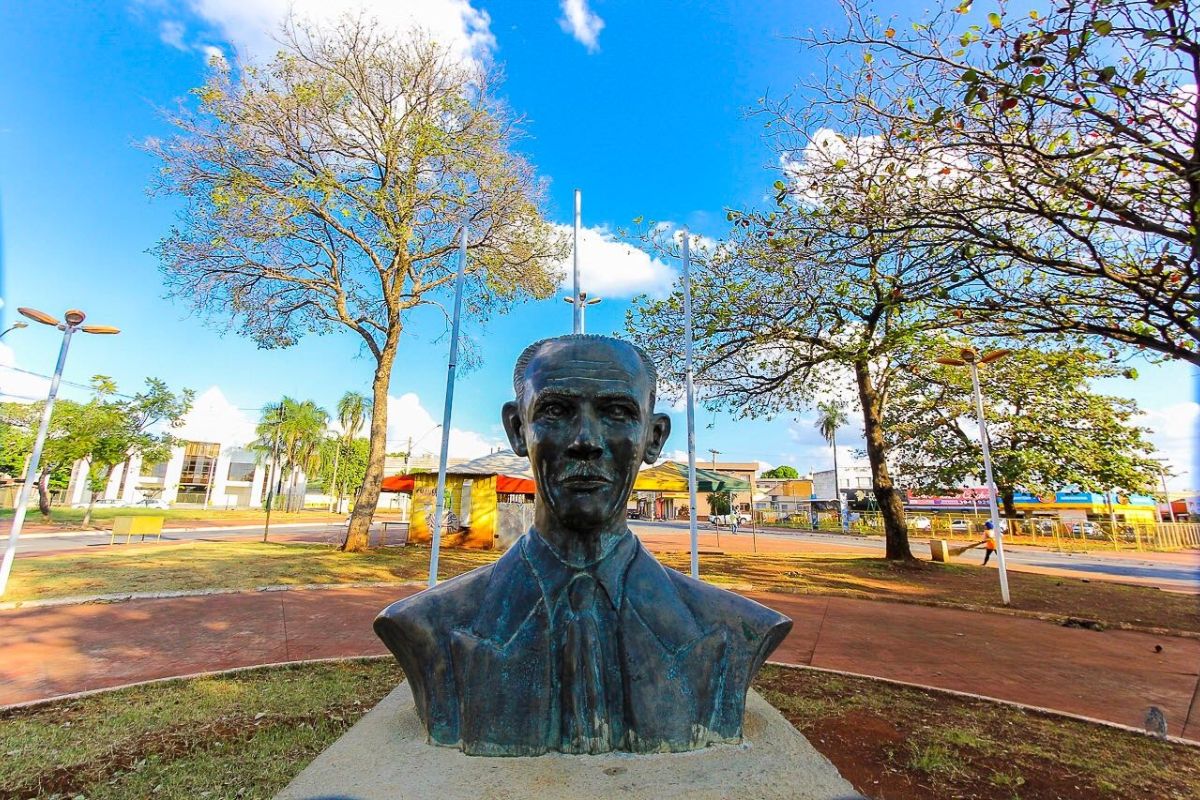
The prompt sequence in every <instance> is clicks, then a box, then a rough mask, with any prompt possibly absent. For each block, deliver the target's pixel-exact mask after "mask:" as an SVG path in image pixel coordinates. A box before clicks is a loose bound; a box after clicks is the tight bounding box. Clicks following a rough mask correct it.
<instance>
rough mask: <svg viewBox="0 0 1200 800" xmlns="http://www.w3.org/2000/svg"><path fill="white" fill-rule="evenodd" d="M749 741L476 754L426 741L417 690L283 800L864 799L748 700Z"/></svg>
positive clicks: (383, 711)
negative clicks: (580, 752)
mask: <svg viewBox="0 0 1200 800" xmlns="http://www.w3.org/2000/svg"><path fill="white" fill-rule="evenodd" d="M744 727H745V742H744V743H743V744H742V745H719V746H714V747H709V748H707V749H705V750H698V751H695V752H691V753H663V754H655V755H629V754H616V753H610V754H606V755H599V756H567V755H561V754H549V755H544V756H538V757H536V758H486V757H479V756H466V755H463V754H462V753H461V752H460V751H458V750H455V749H453V748H447V747H435V746H433V745H431V744H429V743H428V742H427V740H426V735H425V729H424V728H423V727H422V725H421V721H420V720H419V719H418V718H417V712H416V709H415V708H414V707H413V700H412V693H411V692H410V691H409V688H408V684H407V683H402V684H400V686H398V687H396V689H395V690H394V691H393V692H392V693H391V694H389V695H388V696H387V697H385V698H384V699H383V700H382V701H381V702H380V703H379V705H377V706H376V707H375V708H374V709H372V710H371V711H370V712H369V713H368V714H367V715H366V716H364V717H363V718H362V719H361V720H359V721H358V723H357V724H356V725H355V726H354V727H353V728H351V729H350V730H349V731H347V732H346V734H345V735H344V736H343V737H342V738H341V739H339V740H338V741H336V742H334V744H333V745H332V746H331V747H330V748H329V749H328V750H326V751H325V752H324V753H322V754H321V755H319V756H317V758H316V760H314V761H313V762H312V763H311V764H309V765H308V767H307V768H306V769H305V770H304V771H303V772H301V773H300V774H299V775H298V776H297V777H296V779H295V780H293V781H292V782H291V783H290V784H289V785H288V786H287V788H285V789H284V790H283V791H282V792H280V793H279V794H278V795H276V796H275V800H317V799H318V798H321V800H335V799H336V800H410V798H411V800H417V798H421V799H422V800H426V799H427V798H437V800H502V799H503V800H509V798H514V799H515V798H527V797H535V798H546V800H550V799H551V798H553V799H554V800H574V799H575V798H578V799H579V800H597V798H609V797H613V798H621V799H622V800H642V799H643V798H644V799H645V800H651V798H653V799H654V800H660V799H661V798H673V797H679V798H687V799H688V800H733V798H755V800H775V799H776V798H778V799H779V800H783V799H784V798H787V800H855V799H859V798H861V796H860V795H859V794H858V793H856V792H855V791H854V788H853V787H852V786H851V785H850V784H849V783H848V782H847V781H846V780H845V779H844V778H843V777H842V776H841V775H840V774H839V773H838V771H837V768H836V767H834V766H833V764H831V763H830V762H829V761H828V760H827V759H826V758H825V757H824V756H822V755H821V754H820V753H818V752H817V751H816V750H815V749H814V748H813V746H812V745H811V744H809V743H808V740H807V739H805V738H804V737H803V736H802V735H800V733H799V732H798V731H797V730H796V729H795V728H793V727H792V726H791V724H790V723H788V721H787V720H786V719H784V718H783V715H782V714H780V713H779V712H778V711H776V710H775V709H774V708H773V707H772V706H771V705H770V704H768V703H767V702H766V701H765V700H763V699H762V697H760V696H759V695H758V694H757V693H755V692H753V691H751V692H750V695H749V696H748V697H747V698H746V721H745V726H744Z"/></svg>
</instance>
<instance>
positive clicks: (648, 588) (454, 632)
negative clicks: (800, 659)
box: [375, 531, 792, 755]
mask: <svg viewBox="0 0 1200 800" xmlns="http://www.w3.org/2000/svg"><path fill="white" fill-rule="evenodd" d="M548 550H549V548H548V546H547V545H546V544H545V542H544V541H543V540H542V539H541V537H539V536H538V535H537V534H536V533H535V532H533V531H530V532H529V533H526V534H525V535H524V536H523V537H522V538H521V539H520V540H518V542H516V543H515V544H514V545H513V546H512V547H511V548H510V549H509V550H508V551H507V552H506V553H505V554H504V555H503V556H502V557H501V558H500V560H499V561H497V562H496V563H495V564H492V565H489V566H485V567H481V568H479V569H476V570H474V571H472V572H469V573H467V574H465V575H461V576H459V577H457V578H453V579H451V580H449V581H446V582H445V583H441V584H439V585H438V586H436V587H435V588H433V589H430V590H428V591H424V592H421V593H420V594H417V595H414V596H412V597H408V598H405V599H403V600H400V601H398V602H396V603H393V604H392V605H390V606H388V607H387V608H386V609H384V611H383V612H382V613H381V614H380V615H379V616H378V618H376V620H375V632H376V633H377V634H378V635H379V637H380V638H381V639H383V641H384V643H385V644H387V646H388V649H390V650H391V651H392V653H393V654H395V656H396V659H397V661H399V662H400V666H401V667H402V668H403V669H404V673H405V675H406V676H407V678H408V680H409V682H410V684H411V687H412V691H413V696H414V698H415V700H416V707H417V712H418V714H419V715H420V717H421V720H422V721H423V722H424V724H425V727H426V729H427V730H428V732H429V738H430V740H431V741H432V742H433V743H435V744H439V745H446V746H458V747H461V748H462V749H463V751H464V752H466V753H467V754H470V755H539V754H541V753H545V752H547V751H553V750H559V749H561V742H562V739H561V728H560V719H559V714H560V708H559V705H560V701H559V697H560V691H559V687H557V686H556V680H557V677H556V676H557V675H558V674H559V673H558V659H559V654H558V653H557V652H555V638H554V636H553V635H552V631H551V618H552V610H551V606H552V604H553V602H554V598H553V597H547V596H546V594H544V591H546V590H547V589H546V583H547V581H546V580H545V579H544V577H545V574H546V567H545V564H546V559H545V557H544V553H545V552H546V551H548ZM612 557H616V558H618V561H616V562H613V563H615V564H617V565H618V566H616V567H613V568H612V569H610V570H609V572H610V573H612V572H614V571H617V572H618V573H619V574H616V575H615V576H614V575H610V576H609V577H607V581H608V585H606V588H608V589H609V590H610V594H612V595H613V597H614V598H615V599H614V601H613V602H614V603H615V604H616V606H617V608H616V612H615V614H616V638H617V640H618V641H617V643H616V645H617V647H616V652H617V653H618V654H619V655H618V660H619V661H620V664H619V665H618V667H619V671H618V672H616V674H618V675H619V679H618V682H619V684H620V685H619V687H617V691H618V692H619V696H620V697H622V698H623V702H622V703H619V704H618V706H619V707H618V708H616V709H613V710H610V712H609V714H610V716H611V717H613V720H612V728H613V730H614V734H613V738H614V740H615V741H613V743H612V748H613V749H620V750H628V751H632V752H658V751H679V750H690V749H695V748H698V747H704V746H706V745H708V744H710V743H712V742H720V741H732V742H736V741H739V740H740V739H741V735H742V715H743V712H744V708H745V700H746V691H747V689H748V688H749V685H750V681H751V679H752V678H753V677H754V675H755V673H757V672H758V669H759V667H761V666H762V663H763V661H764V660H766V658H767V656H768V655H769V654H770V653H771V651H772V650H774V649H775V647H776V646H777V645H778V644H779V642H780V641H782V640H783V637H784V636H786V635H787V633H788V631H789V630H791V627H792V622H791V620H790V619H788V618H787V617H785V616H783V615H781V614H779V613H777V612H775V611H773V610H771V609H769V608H767V607H766V606H763V605H760V604H758V603H756V602H754V601H752V600H748V599H746V598H743V597H740V596H738V595H736V594H734V593H732V592H728V591H725V590H723V589H718V588H716V587H714V586H710V585H708V584H705V583H701V582H699V581H695V580H693V579H691V578H690V577H687V576H685V575H682V574H680V573H679V572H677V571H675V570H673V569H667V568H665V567H663V566H662V565H661V564H659V563H658V561H656V560H655V559H654V557H653V556H651V555H650V554H649V553H648V552H646V550H645V549H643V548H642V546H641V543H640V542H639V541H638V540H637V538H636V537H634V536H633V535H632V534H628V535H627V536H626V537H625V538H624V539H622V540H620V543H619V544H618V546H617V547H615V548H614V553H613V554H612V555H611V556H608V557H606V560H607V559H608V558H612ZM604 566H605V565H604V562H602V563H601V565H600V567H599V568H598V570H597V571H599V572H602V571H603V569H604ZM610 566H611V565H610ZM559 568H560V569H562V570H563V571H564V572H565V571H567V570H569V568H567V567H565V566H561V565H560V567H559ZM539 570H540V573H541V574H540V575H539ZM602 580H604V578H603V576H602ZM564 581H565V578H564ZM614 587H615V588H614ZM610 674H611V673H610Z"/></svg>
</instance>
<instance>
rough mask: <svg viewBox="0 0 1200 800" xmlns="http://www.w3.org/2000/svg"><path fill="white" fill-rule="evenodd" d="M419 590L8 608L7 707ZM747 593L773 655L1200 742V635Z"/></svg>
mask: <svg viewBox="0 0 1200 800" xmlns="http://www.w3.org/2000/svg"><path fill="white" fill-rule="evenodd" d="M413 591H416V588H415V587H382V588H376V587H371V588H332V589H303V590H295V591H286V592H247V593H240V594H226V595H210V596H198V597H180V598H169V599H155V600H131V601H128V602H123V603H111V604H86V605H75V606H58V607H49V608H33V609H15V610H10V611H3V612H0V653H3V657H2V658H0V705H7V704H12V703H20V702H26V701H30V700H37V699H42V698H49V697H55V696H59V695H63V694H68V693H72V692H78V691H84V690H88V689H100V688H106V687H112V686H119V685H122V684H127V683H132V682H137V681H145V680H151V679H154V678H164V677H170V676H175V675H186V674H191V673H196V672H205V671H210V670H223V669H230V668H233V667H244V666H253V665H257V664H268V663H277V662H284V661H296V660H302V659H314V658H334V657H349V656H362V655H376V654H384V653H385V652H386V650H385V649H384V647H383V645H382V644H381V643H380V642H379V640H378V639H377V638H376V637H375V635H374V633H373V632H372V630H371V620H372V619H373V618H374V617H375V615H376V614H377V613H378V612H379V610H380V609H381V608H383V607H384V606H385V605H386V604H387V603H388V602H390V601H392V600H394V599H396V598H398V597H400V596H403V595H406V594H410V593H412V592H413ZM748 596H750V597H753V598H754V599H756V600H758V601H759V602H762V603H765V604H766V605H769V606H771V607H773V608H776V609H778V610H780V611H782V612H783V613H785V614H787V615H788V616H790V617H791V618H792V619H793V620H795V628H794V630H793V632H792V634H791V635H790V636H789V637H788V638H787V639H786V640H785V641H784V642H783V644H782V645H781V646H780V647H779V649H778V650H777V651H776V652H775V654H774V656H773V657H772V658H773V660H776V661H781V662H786V663H792V664H804V665H811V666H815V667H823V668H826V669H836V670H845V671H849V672H856V673H861V674H866V675H873V676H877V677H882V678H891V679H895V680H902V681H908V682H912V683H917V684H921V685H926V686H932V687H938V688H944V689H953V690H957V691H965V692H973V693H977V694H982V695H987V696H990V697H995V698H998V699H1002V700H1009V701H1014V702H1019V703H1026V704H1029V705H1036V706H1043V707H1047V708H1053V709H1057V710H1060V711H1065V712H1068V713H1072V714H1079V715H1083V716H1088V717H1094V718H1097V719H1103V720H1108V721H1111V722H1117V723H1120V724H1124V725H1131V726H1135V727H1140V726H1141V724H1142V721H1143V720H1144V719H1145V714H1146V710H1147V709H1148V707H1149V706H1151V705H1154V706H1157V707H1159V708H1160V709H1162V710H1163V711H1164V713H1165V714H1166V717H1167V722H1168V725H1169V728H1170V732H1171V733H1172V734H1174V735H1177V736H1184V737H1186V738H1190V739H1195V740H1198V741H1200V702H1198V701H1197V697H1196V695H1197V684H1198V680H1200V675H1198V669H1200V640H1196V639H1184V638H1179V637H1172V636H1155V635H1153V634H1147V633H1138V632H1131V631H1105V632H1095V631H1090V630H1079V629H1068V628H1062V627H1060V626H1058V625H1054V624H1051V623H1048V622H1042V621H1039V620H1030V619H1023V618H1018V617H1008V616H1004V615H1000V614H981V613H973V612H969V611H958V610H953V609H941V608H926V607H921V606H912V605H902V604H894V603H883V602H873V601H869V600H853V599H849V598H839V597H812V596H797V595H786V594H773V593H750V594H749V595H748ZM1156 646H1161V651H1159V652H1156ZM1190 706H1191V707H1190ZM1189 707H1190V709H1189ZM1189 710H1190V720H1189ZM1185 720H1189V721H1188V722H1187V725H1186V728H1185Z"/></svg>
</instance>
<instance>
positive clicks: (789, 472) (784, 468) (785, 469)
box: [762, 464, 800, 478]
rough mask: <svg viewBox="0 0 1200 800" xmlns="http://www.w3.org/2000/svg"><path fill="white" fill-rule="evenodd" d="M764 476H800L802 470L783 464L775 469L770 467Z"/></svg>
mask: <svg viewBox="0 0 1200 800" xmlns="http://www.w3.org/2000/svg"><path fill="white" fill-rule="evenodd" d="M762 476H763V477H764V478H799V477H800V472H799V471H798V470H797V469H796V468H795V467H789V466H788V465H787V464H781V465H779V466H778V467H775V468H774V469H769V470H767V471H766V472H764V473H763V474H762Z"/></svg>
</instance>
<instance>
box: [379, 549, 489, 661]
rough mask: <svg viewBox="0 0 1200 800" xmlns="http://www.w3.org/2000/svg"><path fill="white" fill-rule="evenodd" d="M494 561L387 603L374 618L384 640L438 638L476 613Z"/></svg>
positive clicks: (410, 640) (461, 624) (461, 625)
mask: <svg viewBox="0 0 1200 800" xmlns="http://www.w3.org/2000/svg"><path fill="white" fill-rule="evenodd" d="M495 569H496V564H486V565H484V566H482V567H478V568H477V569H473V570H471V571H470V572H467V573H464V574H462V575H458V576H456V577H454V578H451V579H449V580H447V581H443V582H442V583H439V584H438V585H437V586H434V587H433V588H432V589H426V590H424V591H422V592H418V593H417V594H414V595H412V596H410V597H405V598H403V599H401V600H397V601H396V602H394V603H392V604H391V605H389V606H388V607H387V608H385V609H384V610H383V611H381V612H379V616H378V617H376V618H375V631H376V633H378V634H379V635H380V637H382V638H383V639H384V641H385V642H389V644H390V642H392V641H397V640H399V641H407V642H410V643H413V642H416V641H419V640H425V639H429V638H431V637H433V638H441V637H442V636H444V635H447V634H448V633H449V631H451V630H453V629H456V628H461V627H464V626H466V625H467V624H468V623H469V622H470V621H471V619H473V618H474V616H475V615H476V614H477V613H478V612H479V606H480V603H482V602H483V596H484V594H485V592H486V591H487V587H488V584H489V583H490V582H491V579H492V574H493V573H494V572H495Z"/></svg>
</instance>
